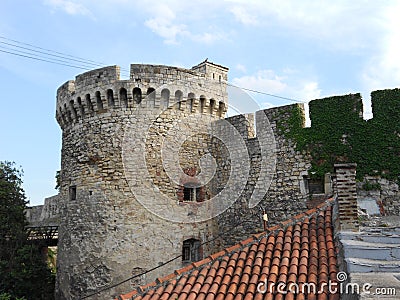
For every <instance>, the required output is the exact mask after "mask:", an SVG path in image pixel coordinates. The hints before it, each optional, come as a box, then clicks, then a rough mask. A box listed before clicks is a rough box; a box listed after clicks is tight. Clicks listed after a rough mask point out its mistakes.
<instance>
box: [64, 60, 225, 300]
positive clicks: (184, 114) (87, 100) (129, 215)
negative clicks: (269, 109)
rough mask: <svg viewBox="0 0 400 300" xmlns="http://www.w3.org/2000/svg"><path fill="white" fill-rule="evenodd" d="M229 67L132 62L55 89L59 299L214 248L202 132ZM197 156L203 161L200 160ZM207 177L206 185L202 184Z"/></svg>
mask: <svg viewBox="0 0 400 300" xmlns="http://www.w3.org/2000/svg"><path fill="white" fill-rule="evenodd" d="M227 72H228V69H227V68H225V67H223V66H220V65H216V64H213V63H211V62H208V61H207V60H206V61H204V62H202V63H200V64H199V65H197V66H195V67H193V68H192V69H191V70H188V69H182V68H176V67H168V66H160V65H139V64H132V65H131V67H130V78H129V80H121V79H120V68H119V67H118V66H111V67H105V68H101V69H97V70H93V71H89V72H86V73H83V74H81V75H78V76H77V77H76V79H75V80H74V81H68V82H66V83H65V84H63V85H62V86H61V87H60V88H59V89H58V91H57V108H56V109H57V112H56V118H57V121H58V123H59V125H60V127H61V129H62V153H61V177H60V180H61V188H60V194H59V197H60V199H61V204H60V205H61V207H60V211H61V214H62V216H61V225H60V232H59V254H58V269H57V272H58V273H57V297H58V298H59V299H77V298H81V297H83V296H85V295H88V294H91V293H93V292H96V291H98V290H99V289H101V288H103V287H105V286H109V285H112V284H115V283H118V282H121V281H123V280H125V279H127V278H129V277H130V276H132V275H135V274H141V273H143V272H144V271H148V270H150V269H151V268H154V267H156V266H159V265H162V264H163V263H164V262H166V261H168V260H169V259H171V258H173V257H176V256H179V255H182V257H179V258H178V259H176V260H174V261H173V262H171V263H169V264H168V265H165V266H162V267H160V268H158V269H156V270H154V271H152V272H149V273H147V274H145V275H143V276H139V277H136V278H135V279H134V280H132V281H129V282H126V283H125V284H122V285H119V286H117V287H116V288H114V289H112V290H111V291H110V294H111V295H112V294H116V293H118V292H123V291H126V290H129V289H131V288H132V285H135V286H136V285H137V284H143V283H145V282H147V281H149V280H154V279H155V278H156V277H158V276H160V275H162V274H167V273H168V272H171V271H172V270H174V269H177V268H180V267H182V265H185V264H186V263H189V262H191V261H195V260H197V259H200V258H202V257H206V256H207V255H209V254H211V253H212V252H214V251H215V250H217V248H218V247H217V245H216V244H213V243H207V244H203V243H204V242H205V241H208V240H211V239H213V238H214V237H215V236H216V235H217V229H216V228H217V225H216V224H215V223H214V222H215V218H214V219H212V216H213V209H214V208H213V207H212V206H210V205H209V203H208V201H207V200H208V199H210V198H211V197H212V196H213V193H214V192H215V191H214V189H213V186H215V183H213V180H212V174H208V173H207V170H208V169H210V170H211V169H212V167H210V168H208V167H207V166H210V165H208V163H210V160H209V159H207V157H208V156H209V154H210V149H211V148H212V147H210V142H211V139H210V137H209V135H208V128H209V124H211V123H213V122H214V121H215V120H219V119H223V118H224V116H225V113H226V110H227V92H226V81H227ZM204 157H205V159H204ZM210 178H211V179H210Z"/></svg>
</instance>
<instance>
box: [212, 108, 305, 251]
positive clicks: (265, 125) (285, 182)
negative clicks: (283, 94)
mask: <svg viewBox="0 0 400 300" xmlns="http://www.w3.org/2000/svg"><path fill="white" fill-rule="evenodd" d="M295 106H297V104H296V105H295ZM292 107H293V106H292V105H289V106H282V107H276V108H271V109H267V110H264V111H258V112H257V113H256V122H255V123H256V126H255V127H256V133H254V125H253V124H254V121H253V120H252V115H248V116H244V115H240V116H234V117H231V118H228V119H227V121H229V122H230V123H231V124H232V125H233V126H234V127H235V128H236V129H237V130H238V132H240V134H241V136H242V138H243V140H244V141H245V144H246V147H247V151H248V155H249V162H250V172H249V174H248V178H247V183H246V186H245V188H244V190H243V192H242V194H241V196H240V197H239V199H238V200H237V201H236V202H235V203H234V204H233V205H232V206H231V207H230V208H229V209H228V210H227V211H225V212H224V213H223V214H221V215H219V216H218V228H219V232H220V233H221V232H223V233H224V235H223V237H222V240H223V243H224V244H225V245H226V246H228V245H233V244H235V243H237V242H238V241H240V240H243V239H245V238H247V237H248V236H249V234H251V233H254V232H257V231H261V230H263V221H262V214H263V211H264V210H265V211H266V212H267V214H268V217H269V224H268V225H272V224H277V223H279V222H281V221H284V220H286V219H288V218H290V217H291V216H293V215H296V214H298V213H300V212H302V211H305V210H306V209H307V200H308V194H307V191H306V190H305V187H304V181H305V177H306V176H307V174H308V173H307V170H308V169H309V168H310V166H311V163H310V157H309V156H307V154H306V153H300V152H299V151H296V150H295V144H294V143H293V141H291V140H288V139H286V138H285V136H284V133H283V131H284V130H285V129H286V128H288V127H289V125H288V124H286V123H285V120H287V119H289V116H290V113H291V111H292ZM300 108H301V109H303V107H302V106H300ZM278 122H279V126H280V128H277V123H278ZM300 125H301V126H304V124H300ZM263 164H266V168H263V167H262V165H263ZM225 173H226V171H225ZM221 174H224V172H223V171H222V172H221ZM260 181H261V183H262V184H264V185H262V186H261V189H260V187H258V186H257V184H260ZM269 183H270V185H269ZM257 189H259V192H260V193H258V196H261V197H262V198H261V199H262V200H261V201H260V202H259V203H258V204H257V205H256V206H254V207H250V201H249V199H250V198H251V195H252V194H253V193H254V192H256V191H257Z"/></svg>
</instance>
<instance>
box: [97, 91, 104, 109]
mask: <svg viewBox="0 0 400 300" xmlns="http://www.w3.org/2000/svg"><path fill="white" fill-rule="evenodd" d="M95 95H96V104H97V110H103V101H102V100H101V95H100V92H96V94H95Z"/></svg>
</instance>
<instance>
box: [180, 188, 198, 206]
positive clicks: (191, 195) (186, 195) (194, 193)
mask: <svg viewBox="0 0 400 300" xmlns="http://www.w3.org/2000/svg"><path fill="white" fill-rule="evenodd" d="M183 201H197V202H201V201H202V199H201V188H200V187H190V186H185V187H183Z"/></svg>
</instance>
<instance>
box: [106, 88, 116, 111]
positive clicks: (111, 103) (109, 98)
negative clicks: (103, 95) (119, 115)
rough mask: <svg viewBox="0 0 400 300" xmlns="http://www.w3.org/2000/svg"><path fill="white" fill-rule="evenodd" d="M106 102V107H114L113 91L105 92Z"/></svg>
mask: <svg viewBox="0 0 400 300" xmlns="http://www.w3.org/2000/svg"><path fill="white" fill-rule="evenodd" d="M107 101H108V107H114V105H115V102H114V92H113V90H111V89H110V90H107Z"/></svg>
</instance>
